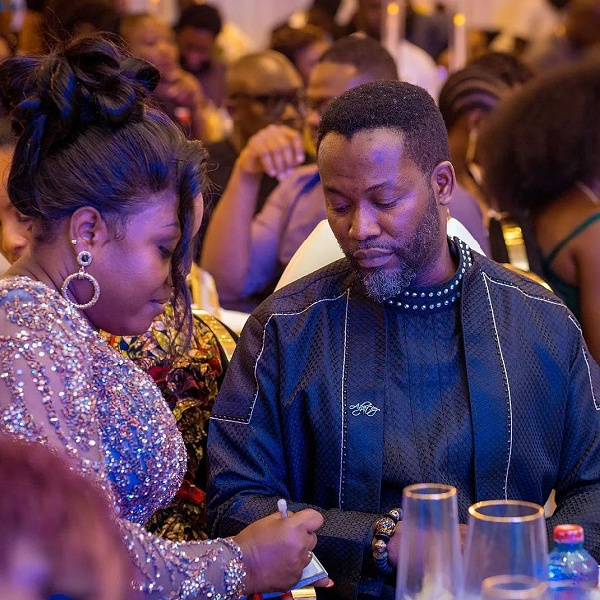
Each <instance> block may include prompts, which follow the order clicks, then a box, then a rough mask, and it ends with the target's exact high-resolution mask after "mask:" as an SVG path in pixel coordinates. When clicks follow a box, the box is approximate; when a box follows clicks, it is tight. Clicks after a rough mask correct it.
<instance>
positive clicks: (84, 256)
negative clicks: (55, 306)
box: [60, 240, 100, 310]
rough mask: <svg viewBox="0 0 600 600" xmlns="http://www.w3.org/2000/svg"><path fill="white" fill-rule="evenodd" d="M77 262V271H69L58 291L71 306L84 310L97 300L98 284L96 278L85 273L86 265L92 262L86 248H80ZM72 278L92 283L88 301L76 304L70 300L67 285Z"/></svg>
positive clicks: (72, 241) (98, 293) (98, 295)
mask: <svg viewBox="0 0 600 600" xmlns="http://www.w3.org/2000/svg"><path fill="white" fill-rule="evenodd" d="M71 243H72V244H73V245H75V244H76V243H77V240H71ZM77 262H78V263H79V265H80V269H79V271H77V273H71V275H68V276H67V277H66V279H65V280H64V281H63V284H62V285H61V286H60V293H61V294H62V295H63V298H64V299H65V300H66V301H67V302H68V303H69V304H70V305H71V306H74V307H75V308H78V309H79V310H85V309H86V308H90V307H92V306H94V304H96V302H98V298H99V297H100V286H99V285H98V281H96V278H95V277H93V276H92V275H90V274H89V273H87V272H86V270H85V268H86V267H89V266H90V265H91V264H92V255H91V253H90V252H88V251H87V250H82V251H81V252H80V253H79V254H78V255H77ZM74 279H86V280H87V281H89V282H90V283H91V284H92V287H93V288H94V295H93V296H92V299H91V300H90V301H89V302H86V303H84V304H77V302H75V301H74V300H71V298H70V297H69V293H68V291H69V285H70V284H71V281H73V280H74Z"/></svg>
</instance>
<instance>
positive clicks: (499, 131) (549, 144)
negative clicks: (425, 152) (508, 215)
mask: <svg viewBox="0 0 600 600" xmlns="http://www.w3.org/2000/svg"><path fill="white" fill-rule="evenodd" d="M480 139H481V150H482V157H481V158H482V161H481V162H482V167H483V169H484V173H485V185H486V187H487V188H488V191H489V192H490V194H491V195H492V196H493V197H495V198H496V199H497V201H498V202H499V204H500V205H501V206H502V207H503V208H506V209H509V210H513V211H515V212H519V211H523V210H529V211H535V210H538V209H540V208H543V207H544V206H545V205H546V203H547V202H548V201H550V200H552V199H553V198H555V197H557V196H558V195H560V194H561V193H563V192H564V191H566V190H567V189H568V188H569V187H571V186H572V185H573V184H574V183H575V182H576V181H578V180H579V181H582V182H584V183H586V182H589V181H590V180H591V179H593V178H594V177H596V176H597V175H598V174H599V173H600V62H592V63H589V64H583V65H580V66H575V67H574V66H569V67H566V68H561V69H556V70H555V71H553V72H552V73H550V74H548V75H546V76H540V77H539V78H537V79H534V80H532V81H530V82H529V83H527V84H525V85H524V86H523V87H522V88H521V89H520V90H517V91H516V92H515V94H514V95H512V96H511V97H510V98H507V99H506V100H505V101H504V103H502V104H501V105H500V106H499V107H498V109H497V110H496V112H495V113H494V114H493V115H492V116H491V117H490V119H489V120H488V121H487V122H486V125H485V126H484V128H483V130H482V133H481V137H480Z"/></svg>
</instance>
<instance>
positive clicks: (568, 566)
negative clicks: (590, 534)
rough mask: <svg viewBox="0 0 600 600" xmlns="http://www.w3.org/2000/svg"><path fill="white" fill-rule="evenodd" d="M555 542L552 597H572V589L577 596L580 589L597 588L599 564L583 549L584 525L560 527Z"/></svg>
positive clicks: (552, 556)
mask: <svg viewBox="0 0 600 600" xmlns="http://www.w3.org/2000/svg"><path fill="white" fill-rule="evenodd" d="M554 542H555V546H554V548H553V549H552V551H551V552H550V555H549V557H548V562H549V565H548V568H549V579H550V589H549V592H550V597H551V598H570V597H571V595H572V594H569V588H571V590H572V592H573V593H574V592H575V590H576V589H577V588H588V589H589V588H595V587H597V586H598V563H597V562H596V561H595V560H594V557H593V556H592V555H591V554H590V553H589V552H588V551H587V550H585V549H584V547H583V528H582V527H581V525H556V527H554ZM553 592H554V593H553ZM574 597H577V596H574Z"/></svg>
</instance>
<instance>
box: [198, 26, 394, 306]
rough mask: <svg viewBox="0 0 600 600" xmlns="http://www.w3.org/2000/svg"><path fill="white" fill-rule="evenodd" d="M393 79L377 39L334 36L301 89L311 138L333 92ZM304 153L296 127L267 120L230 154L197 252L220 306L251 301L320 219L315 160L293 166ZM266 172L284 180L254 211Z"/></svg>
mask: <svg viewBox="0 0 600 600" xmlns="http://www.w3.org/2000/svg"><path fill="white" fill-rule="evenodd" d="M395 78H397V71H396V64H395V63H394V59H393V58H392V57H391V56H390V54H389V53H388V52H387V51H386V50H385V49H384V48H383V47H382V46H381V45H380V44H379V43H378V42H376V41H375V40H371V39H368V38H357V37H352V38H343V39H341V40H338V41H337V42H335V43H334V44H333V45H332V46H331V48H329V50H327V51H326V52H325V54H323V56H321V58H320V59H319V62H318V63H317V65H316V66H315V68H314V69H313V72H312V73H311V76H310V81H309V85H308V89H307V101H308V105H309V111H308V113H307V115H306V127H307V129H308V131H309V134H310V136H311V138H312V141H313V143H314V141H315V140H316V131H317V127H318V125H319V120H320V115H321V113H322V112H323V110H324V109H325V107H326V106H327V105H328V104H329V102H331V100H332V99H333V98H335V97H336V96H338V95H340V94H341V93H342V92H344V91H346V90H347V89H350V88H352V87H354V86H356V85H359V84H360V83H363V82H365V81H376V80H381V79H395ZM304 158H305V152H304V148H303V141H302V136H301V135H300V133H299V132H298V131H295V130H293V129H291V128H290V127H286V126H270V127H267V128H265V129H262V130H260V131H259V132H258V133H256V134H255V135H254V136H253V137H252V138H250V140H249V141H248V143H247V144H246V146H245V148H244V150H243V151H242V153H241V154H240V156H239V158H238V159H237V160H236V162H235V167H234V169H233V172H232V175H231V178H230V180H229V183H228V185H227V187H226V189H225V191H224V193H223V196H222V198H221V200H220V202H219V204H218V206H217V208H216V210H215V211H214V213H213V215H212V218H211V220H210V223H209V226H208V229H207V231H206V239H205V241H204V246H203V249H202V256H201V264H202V267H203V268H205V269H206V270H207V271H208V272H209V273H210V274H211V275H212V276H213V277H214V279H215V283H216V284H217V290H218V292H219V298H220V299H221V304H222V305H223V306H225V307H239V308H251V307H252V306H256V305H257V304H258V302H259V301H260V300H261V299H263V298H264V297H265V296H267V295H268V294H269V292H271V291H272V290H273V289H274V287H275V284H276V283H277V280H278V279H279V277H280V276H281V273H282V272H283V269H284V268H285V265H286V264H287V263H288V261H289V260H290V258H291V257H292V255H293V254H294V252H296V250H297V249H298V247H299V246H300V244H301V243H302V242H303V241H304V240H305V239H306V238H307V237H308V234H309V233H310V232H311V231H312V230H313V229H314V228H315V226H316V225H317V224H318V223H319V222H320V221H321V220H322V219H324V218H325V203H324V201H323V192H322V190H321V186H320V182H319V174H318V172H317V167H316V165H305V166H301V167H298V168H296V167H297V165H299V164H301V163H302V162H303V161H304ZM264 174H267V175H270V176H271V177H279V178H280V179H282V181H281V183H280V184H279V185H278V186H277V187H276V188H275V190H274V191H273V193H272V194H271V195H270V196H269V198H268V199H267V201H266V203H265V205H264V207H263V209H262V210H261V211H260V212H259V213H258V214H257V215H255V212H256V202H257V198H258V190H259V186H260V182H261V180H262V178H263V176H264Z"/></svg>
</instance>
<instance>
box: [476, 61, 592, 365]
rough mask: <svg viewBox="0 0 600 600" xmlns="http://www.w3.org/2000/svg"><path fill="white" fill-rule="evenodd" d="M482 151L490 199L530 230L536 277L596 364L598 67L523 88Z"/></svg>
mask: <svg viewBox="0 0 600 600" xmlns="http://www.w3.org/2000/svg"><path fill="white" fill-rule="evenodd" d="M481 150H482V167H483V172H484V179H485V185H486V186H487V188H488V190H489V192H490V195H491V196H492V197H494V199H495V200H496V202H498V203H499V204H500V205H502V206H506V207H507V208H508V209H509V210H510V211H511V212H512V213H513V215H515V216H516V217H518V218H519V219H520V220H521V222H522V224H523V226H524V227H525V228H526V229H531V230H532V234H533V235H532V238H533V240H532V241H533V244H534V245H535V246H536V248H534V250H537V252H539V255H540V263H541V265H542V273H541V274H542V275H543V276H544V278H545V279H546V281H547V282H548V283H549V284H550V286H551V287H552V288H553V290H554V291H555V293H556V294H558V295H559V296H560V297H562V299H563V300H564V301H565V303H566V304H567V306H568V307H569V308H570V309H571V311H572V312H573V314H574V315H575V316H576V317H577V319H578V320H579V321H580V323H581V326H582V328H583V335H584V337H585V340H586V342H587V344H588V347H589V349H590V352H591V353H592V355H593V356H594V358H595V359H596V360H597V361H600V63H597V62H592V63H590V64H588V65H582V66H579V67H567V68H563V69H558V70H557V71H556V72H554V73H552V74H549V75H547V76H544V77H540V78H538V79H534V80H533V81H531V82H529V83H528V84H526V85H524V86H523V87H522V88H521V89H520V90H518V91H517V92H516V93H515V94H514V95H513V96H512V97H511V98H507V99H506V100H505V101H504V102H503V103H502V104H501V105H500V106H499V108H498V110H497V112H496V113H495V114H494V115H492V116H491V117H490V120H489V121H488V123H487V124H486V128H485V129H484V131H483V132H482V136H481ZM529 250H531V248H529Z"/></svg>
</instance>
